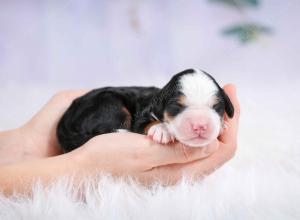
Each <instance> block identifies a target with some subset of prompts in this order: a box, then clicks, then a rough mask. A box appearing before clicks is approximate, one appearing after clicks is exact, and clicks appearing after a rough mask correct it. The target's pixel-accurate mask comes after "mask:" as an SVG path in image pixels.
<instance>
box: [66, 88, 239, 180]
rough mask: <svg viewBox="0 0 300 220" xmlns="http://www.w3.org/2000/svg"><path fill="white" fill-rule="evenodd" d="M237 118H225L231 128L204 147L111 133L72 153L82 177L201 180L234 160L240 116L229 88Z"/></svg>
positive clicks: (228, 93)
mask: <svg viewBox="0 0 300 220" xmlns="http://www.w3.org/2000/svg"><path fill="white" fill-rule="evenodd" d="M224 90H225V92H226V94H227V95H228V96H229V98H230V99H231V101H232V103H233V105H234V108H235V115H234V117H233V118H232V119H230V118H228V117H227V116H226V115H225V122H226V124H227V129H226V130H225V131H224V132H223V133H222V135H221V136H220V137H219V138H218V140H215V141H213V142H212V143H211V144H210V145H208V146H206V147H203V148H190V147H186V146H184V145H183V144H181V143H178V142H177V143H173V144H168V145H162V144H158V143H155V142H153V141H151V140H150V139H149V138H147V137H146V136H145V135H140V134H135V133H130V132H128V133H111V134H104V135H99V136H96V137H94V138H92V139H91V140H90V141H88V142H87V143H86V144H84V145H83V146H82V147H80V148H78V149H76V150H74V151H73V152H71V153H70V155H72V157H73V158H75V161H76V162H75V164H76V166H77V169H78V170H79V171H81V172H79V173H80V175H94V174H96V173H98V172H108V173H111V174H113V175H115V176H128V175H129V176H133V177H136V178H137V179H138V180H139V181H141V182H142V183H146V184H148V183H153V182H155V181H159V182H161V183H163V184H173V183H176V182H177V181H178V180H180V179H181V178H182V176H183V175H184V176H186V177H187V178H189V179H195V178H199V177H200V178H201V177H203V176H205V175H207V174H209V173H211V172H212V171H214V170H215V169H217V168H218V167H220V166H221V165H222V164H223V163H225V162H226V161H228V160H229V159H231V158H232V157H233V156H234V154H235V151H236V148H237V131H238V123H239V116H240V109H239V103H238V100H237V97H236V92H235V87H234V86H233V85H226V86H225V87H224Z"/></svg>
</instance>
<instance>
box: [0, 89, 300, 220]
mask: <svg viewBox="0 0 300 220" xmlns="http://www.w3.org/2000/svg"><path fill="white" fill-rule="evenodd" d="M263 89H264V90H263V91H259V89H258V90H257V93H256V94H253V93H252V92H251V91H252V90H249V92H247V91H246V89H245V90H244V91H243V92H241V93H240V99H241V104H242V118H241V127H240V136H239V150H238V152H237V154H236V156H235V158H234V159H233V160H231V161H230V162H228V163H227V164H226V165H224V166H223V167H222V168H220V169H219V170H217V171H216V172H215V173H213V174H212V175H210V176H208V177H207V178H206V179H204V180H203V181H202V182H199V183H195V184H189V183H187V182H184V181H183V182H181V183H180V184H178V185H177V186H173V187H159V186H155V187H153V188H152V189H145V188H143V187H140V186H137V185H136V184H134V183H130V184H128V183H124V182H122V181H114V180H112V179H111V178H109V177H105V178H102V179H99V184H98V185H97V186H95V185H94V186H93V185H91V184H89V183H88V182H87V183H86V187H85V192H86V198H85V200H84V201H80V200H78V199H76V196H75V195H74V193H73V192H74V187H72V185H70V184H67V183H66V182H67V181H65V180H61V181H59V182H57V183H55V184H53V185H52V186H50V187H49V188H47V189H43V188H41V187H39V185H38V184H37V185H36V186H35V187H34V189H33V197H32V198H26V197H21V196H18V197H14V198H10V199H8V198H4V197H1V196H0V219H1V220H6V219H14V220H16V219H56V220H59V219H155V220H156V219H170V220H171V219H172V220H173V219H209V220H210V219H230V220H233V219H238V220H241V219H242V220H247V219H263V220H266V219H280V220H282V219H284V220H289V219H295V220H296V219H300V165H299V164H300V148H299V147H300V143H299V135H298V134H299V133H300V129H299V124H300V123H299V122H300V120H299V113H300V108H299V107H300V105H299V104H298V103H295V100H297V97H296V96H297V95H296V94H295V91H294V92H293V93H289V92H288V91H287V92H286V94H282V92H281V93H280V94H277V95H278V96H277V97H282V98H281V99H280V98H274V99H273V101H272V100H271V101H270V97H276V94H275V93H274V92H275V91H273V89H271V88H270V90H269V92H268V90H266V88H263ZM8 92H9V91H7V93H8ZM261 94H263V96H262V95H261ZM4 95H5V93H4ZM3 97H4V96H3ZM43 98H45V97H43ZM254 100H255V101H254ZM35 110H36V109H34V111H35ZM2 111H3V114H4V113H5V112H4V110H2ZM34 111H33V112H34ZM0 113H1V112H0ZM4 117H5V116H3V118H4Z"/></svg>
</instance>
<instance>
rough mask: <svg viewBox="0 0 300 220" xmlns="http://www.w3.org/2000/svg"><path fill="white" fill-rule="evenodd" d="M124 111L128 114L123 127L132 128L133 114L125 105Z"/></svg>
mask: <svg viewBox="0 0 300 220" xmlns="http://www.w3.org/2000/svg"><path fill="white" fill-rule="evenodd" d="M122 111H123V112H124V113H125V114H126V118H125V121H124V122H123V125H122V128H123V126H124V127H125V128H126V129H130V128H131V119H132V117H131V114H130V112H129V111H128V109H127V108H125V107H123V108H122Z"/></svg>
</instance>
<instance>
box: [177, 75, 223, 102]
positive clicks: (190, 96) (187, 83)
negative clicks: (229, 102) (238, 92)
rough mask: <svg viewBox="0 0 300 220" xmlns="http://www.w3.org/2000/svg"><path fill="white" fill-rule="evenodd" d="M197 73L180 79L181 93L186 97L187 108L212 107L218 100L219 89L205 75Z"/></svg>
mask: <svg viewBox="0 0 300 220" xmlns="http://www.w3.org/2000/svg"><path fill="white" fill-rule="evenodd" d="M195 71H196V72H195V73H191V74H186V75H183V76H182V77H181V78H180V85H181V92H182V93H183V94H184V95H185V102H186V103H185V104H186V105H187V106H212V105H213V104H214V103H215V102H216V101H217V100H216V96H215V95H216V94H217V92H218V87H217V86H216V84H215V83H214V82H213V80H212V79H211V78H209V77H208V76H207V75H206V74H205V73H203V72H202V71H200V70H195Z"/></svg>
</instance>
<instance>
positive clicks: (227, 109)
mask: <svg viewBox="0 0 300 220" xmlns="http://www.w3.org/2000/svg"><path fill="white" fill-rule="evenodd" d="M222 95H223V98H224V103H225V112H226V114H227V115H228V117H229V118H233V116H234V107H233V104H232V102H231V101H230V98H229V97H228V96H227V95H226V93H225V92H224V90H223V89H222Z"/></svg>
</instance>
